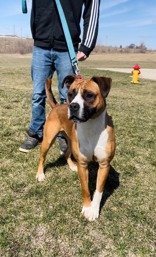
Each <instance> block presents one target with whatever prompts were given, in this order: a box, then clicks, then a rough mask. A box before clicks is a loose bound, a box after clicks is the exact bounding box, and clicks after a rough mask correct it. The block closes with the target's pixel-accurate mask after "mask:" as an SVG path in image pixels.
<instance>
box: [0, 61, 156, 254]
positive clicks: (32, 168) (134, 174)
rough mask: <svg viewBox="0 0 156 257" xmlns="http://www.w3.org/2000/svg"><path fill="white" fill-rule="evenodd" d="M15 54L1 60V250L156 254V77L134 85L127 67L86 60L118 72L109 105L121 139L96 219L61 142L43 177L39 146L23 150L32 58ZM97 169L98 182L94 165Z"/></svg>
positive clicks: (90, 73) (88, 72) (86, 72)
mask: <svg viewBox="0 0 156 257" xmlns="http://www.w3.org/2000/svg"><path fill="white" fill-rule="evenodd" d="M3 58H4V57H3ZM8 58H9V57H6V62H5V64H4V65H2V63H1V62H0V81H1V85H0V94H1V124H2V126H1V142H0V144H1V145H0V155H1V176H0V183H1V196H0V256H3V257H16V256H17V257H25V256H33V257H34V256H44V257H52V256H60V257H61V256H62V257H63V256H71V257H73V256H74V257H79V256H80V257H81V256H82V257H84V256H87V257H92V256H98V257H105V256H107V257H112V256H114V257H116V256H117V257H118V256H121V257H125V256H126V257H127V256H128V257H142V256H145V257H147V256H154V225H155V210H154V185H155V173H154V167H155V166H154V165H155V159H154V156H155V155H154V154H155V149H154V131H155V126H154V124H155V123H154V122H155V120H154V119H155V114H154V94H155V88H156V82H154V81H153V82H151V81H148V80H143V81H142V84H141V85H137V86H134V85H131V84H130V79H129V76H128V75H127V74H122V73H115V72H108V71H97V70H93V69H86V67H85V65H84V64H83V68H82V72H83V74H84V75H85V76H86V77H91V76H93V75H96V76H98V75H99V76H110V77H112V80H113V84H112V89H111V92H110V95H109V96H108V99H107V105H108V111H109V114H111V115H112V116H113V119H114V124H115V130H116V139H117V150H116V155H115V158H114V160H113V161H112V169H111V173H110V177H109V179H108V182H107V186H106V190H105V194H104V197H103V202H102V208H101V214H100V218H99V219H98V220H96V221H95V222H92V223H90V222H88V221H86V220H85V219H84V218H83V217H82V216H81V214H80V212H81V191H80V185H79V180H78V176H77V173H74V172H71V171H70V170H69V169H68V166H67V164H66V162H65V161H64V160H63V159H61V158H60V156H59V148H58V145H57V144H55V145H54V147H53V148H52V149H51V150H50V151H49V154H48V156H47V161H46V180H45V181H44V182H43V183H38V182H36V180H35V175H36V171H37V162H38V156H39V149H38V148H37V149H35V150H34V151H32V152H31V153H28V154H23V153H21V152H19V151H18V148H19V146H20V144H21V142H22V141H23V139H24V137H25V130H26V128H27V127H28V124H29V119H30V112H31V110H30V106H31V91H32V86H31V80H30V70H29V68H30V67H29V66H30V59H29V58H17V57H12V59H11V58H10V59H8ZM55 82H56V80H55ZM55 84H56V83H55ZM54 92H57V88H56V85H54ZM90 176H91V179H92V181H91V185H90V187H91V189H92V188H93V187H94V185H95V177H96V174H95V170H94V166H93V167H91V175H90Z"/></svg>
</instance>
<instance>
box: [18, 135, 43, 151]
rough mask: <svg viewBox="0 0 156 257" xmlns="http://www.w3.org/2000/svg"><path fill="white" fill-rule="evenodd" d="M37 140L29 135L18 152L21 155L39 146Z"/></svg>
mask: <svg viewBox="0 0 156 257" xmlns="http://www.w3.org/2000/svg"><path fill="white" fill-rule="evenodd" d="M39 142H40V141H39V139H37V138H35V137H30V136H29V135H28V136H27V138H26V139H25V141H24V142H23V144H22V145H21V146H20V148H19V151H21V152H23V153H28V152H29V151H30V150H32V149H34V148H35V147H36V146H37V145H38V144H39Z"/></svg>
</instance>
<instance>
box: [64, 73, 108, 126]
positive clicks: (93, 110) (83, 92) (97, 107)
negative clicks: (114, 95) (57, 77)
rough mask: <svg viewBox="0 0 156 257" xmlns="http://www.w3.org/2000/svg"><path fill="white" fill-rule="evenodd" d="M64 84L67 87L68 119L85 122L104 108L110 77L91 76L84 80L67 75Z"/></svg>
mask: <svg viewBox="0 0 156 257" xmlns="http://www.w3.org/2000/svg"><path fill="white" fill-rule="evenodd" d="M65 84H66V85H67V87H68V103H69V108H68V117H69V119H73V120H74V121H79V122H85V121H87V120H89V119H92V118H95V117H96V116H98V115H99V114H100V113H101V112H102V111H104V110H105V107H106V102H105V98H106V96H107V95H108V93H109V90H110V86H111V79H110V78H105V77H93V78H92V79H89V80H85V79H80V78H78V79H77V78H75V77H73V76H67V77H66V78H65Z"/></svg>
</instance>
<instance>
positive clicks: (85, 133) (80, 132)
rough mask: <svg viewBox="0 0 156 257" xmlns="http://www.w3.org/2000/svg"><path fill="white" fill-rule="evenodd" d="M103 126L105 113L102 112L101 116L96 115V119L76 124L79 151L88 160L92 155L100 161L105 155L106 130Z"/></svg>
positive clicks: (91, 158)
mask: <svg viewBox="0 0 156 257" xmlns="http://www.w3.org/2000/svg"><path fill="white" fill-rule="evenodd" d="M100 116H101V115H100ZM104 128H105V113H103V114H102V117H98V118H97V120H95V119H94V120H89V121H88V122H85V123H80V124H78V126H77V136H78V140H79V147H80V152H81V154H83V155H84V156H85V157H86V158H87V159H88V160H89V161H91V160H93V157H95V158H96V159H97V161H100V160H102V159H103V158H105V156H106V145H107V141H108V132H107V130H106V129H104Z"/></svg>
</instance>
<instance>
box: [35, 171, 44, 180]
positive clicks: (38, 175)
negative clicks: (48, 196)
mask: <svg viewBox="0 0 156 257" xmlns="http://www.w3.org/2000/svg"><path fill="white" fill-rule="evenodd" d="M36 179H37V180H38V181H39V182H41V181H43V180H44V179H45V175H44V172H42V173H37V175H36Z"/></svg>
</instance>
